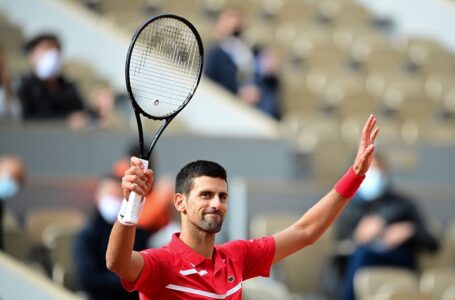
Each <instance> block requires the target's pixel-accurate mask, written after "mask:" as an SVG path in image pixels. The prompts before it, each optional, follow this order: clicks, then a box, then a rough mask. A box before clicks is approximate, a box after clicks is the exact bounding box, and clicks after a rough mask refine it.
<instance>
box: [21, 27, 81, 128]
mask: <svg viewBox="0 0 455 300" xmlns="http://www.w3.org/2000/svg"><path fill="white" fill-rule="evenodd" d="M24 50H25V53H26V55H27V60H28V62H29V64H30V67H31V69H32V70H31V72H30V73H29V74H26V75H25V76H24V77H23V78H22V80H21V82H20V85H19V89H18V96H19V98H20V100H21V102H22V108H23V117H24V119H25V120H32V119H35V120H42V119H65V118H67V117H69V116H70V115H71V114H81V113H82V110H83V102H82V99H81V97H80V95H79V92H78V90H77V87H76V85H75V84H74V83H73V82H71V81H69V80H68V79H67V78H66V77H65V76H64V75H63V74H62V54H61V44H60V41H59V39H58V38H57V36H55V35H53V34H41V35H38V36H35V37H33V38H32V39H31V40H29V41H28V42H27V43H26V44H25V46H24Z"/></svg>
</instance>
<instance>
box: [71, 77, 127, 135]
mask: <svg viewBox="0 0 455 300" xmlns="http://www.w3.org/2000/svg"><path fill="white" fill-rule="evenodd" d="M69 123H70V126H71V128H73V129H79V128H99V129H107V128H119V127H121V126H122V125H123V120H122V116H121V115H119V114H118V113H117V112H116V110H115V95H114V92H113V91H112V89H111V87H110V86H109V85H107V84H105V83H98V84H96V85H95V86H94V87H93V88H92V89H91V90H90V93H89V96H88V108H87V113H86V114H73V115H72V116H71V117H70V120H69Z"/></svg>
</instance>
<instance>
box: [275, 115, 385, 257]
mask: <svg viewBox="0 0 455 300" xmlns="http://www.w3.org/2000/svg"><path fill="white" fill-rule="evenodd" d="M375 125H376V119H375V117H374V116H373V115H370V117H369V118H368V120H367V122H366V123H365V126H364V128H363V131H362V137H361V139H360V144H359V149H358V151H357V155H356V158H355V161H354V164H353V166H352V168H350V170H348V172H347V173H346V175H344V176H343V178H342V179H341V180H340V181H338V183H337V184H336V185H335V187H334V188H333V189H332V190H331V191H330V192H329V193H328V194H326V195H325V196H324V197H322V199H321V200H319V202H318V203H316V204H315V205H314V206H313V207H312V208H310V209H309V210H308V211H307V212H306V213H305V214H304V215H303V216H302V217H301V218H300V219H299V220H298V221H297V222H296V223H294V224H292V225H291V226H289V227H288V228H286V229H284V230H283V231H281V232H279V233H277V234H275V235H274V238H275V244H276V250H275V256H274V259H273V263H276V262H278V261H280V260H282V259H283V258H285V257H287V256H289V255H291V254H292V253H294V252H296V251H298V250H300V249H302V248H304V247H305V246H308V245H310V244H312V243H314V242H316V241H317V240H318V239H319V237H320V236H321V235H322V234H323V233H324V232H325V231H326V230H327V228H328V227H329V226H330V225H331V224H332V223H333V222H334V221H335V219H336V218H337V217H338V215H339V214H340V213H341V211H342V210H343V208H344V207H345V206H346V204H347V203H348V201H349V199H350V198H351V197H352V195H353V194H354V193H355V191H356V190H357V188H358V187H359V185H360V183H361V182H362V180H363V178H364V176H365V173H366V172H367V170H368V168H369V167H370V164H371V161H372V159H373V152H374V140H375V138H376V136H377V134H378V132H379V128H375Z"/></svg>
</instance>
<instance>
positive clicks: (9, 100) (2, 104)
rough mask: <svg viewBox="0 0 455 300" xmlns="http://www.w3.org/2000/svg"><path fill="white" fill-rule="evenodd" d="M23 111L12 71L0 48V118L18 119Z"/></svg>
mask: <svg viewBox="0 0 455 300" xmlns="http://www.w3.org/2000/svg"><path fill="white" fill-rule="evenodd" d="M21 113H22V108H21V105H20V102H19V100H18V99H17V97H16V95H15V93H14V91H13V87H12V78H11V73H10V71H9V69H8V66H7V64H6V58H5V56H4V53H3V51H2V50H1V49H0V119H5V120H6V119H10V120H18V119H20V117H21Z"/></svg>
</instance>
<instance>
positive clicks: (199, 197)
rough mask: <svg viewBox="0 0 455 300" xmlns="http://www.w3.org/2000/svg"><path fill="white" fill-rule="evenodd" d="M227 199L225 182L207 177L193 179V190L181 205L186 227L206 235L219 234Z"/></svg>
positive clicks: (225, 211)
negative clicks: (195, 228)
mask: <svg viewBox="0 0 455 300" xmlns="http://www.w3.org/2000/svg"><path fill="white" fill-rule="evenodd" d="M227 198H228V192H227V183H226V181H225V180H223V179H221V178H213V177H208V176H201V177H196V178H194V179H193V188H192V189H191V191H190V193H189V195H188V196H186V199H185V200H184V201H183V202H184V203H182V205H184V206H185V207H184V208H183V210H182V212H183V213H184V214H185V215H186V220H187V221H188V222H189V223H190V224H188V225H190V226H194V227H197V228H198V229H200V230H202V231H205V232H207V233H217V232H219V231H220V230H221V226H222V225H223V220H224V216H225V215H226V213H227Z"/></svg>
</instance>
